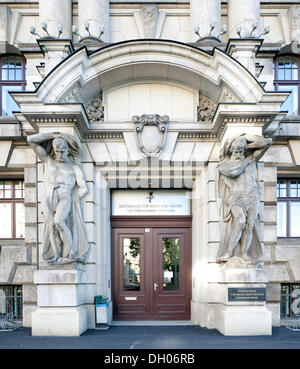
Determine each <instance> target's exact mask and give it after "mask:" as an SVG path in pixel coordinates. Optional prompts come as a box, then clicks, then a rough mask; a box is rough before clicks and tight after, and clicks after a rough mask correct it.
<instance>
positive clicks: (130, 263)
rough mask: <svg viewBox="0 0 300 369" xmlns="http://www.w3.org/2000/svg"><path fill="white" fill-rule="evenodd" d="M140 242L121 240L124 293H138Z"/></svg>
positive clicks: (129, 239) (139, 285) (134, 239)
mask: <svg viewBox="0 0 300 369" xmlns="http://www.w3.org/2000/svg"><path fill="white" fill-rule="evenodd" d="M140 244H141V240H140V238H127V237H126V238H123V283H124V284H123V288H124V291H140V288H141V266H140V254H141V245H140Z"/></svg>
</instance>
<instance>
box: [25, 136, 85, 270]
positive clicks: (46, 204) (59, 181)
mask: <svg viewBox="0 0 300 369" xmlns="http://www.w3.org/2000/svg"><path fill="white" fill-rule="evenodd" d="M27 141H28V143H29V144H30V146H31V147H32V149H33V150H34V152H35V153H36V154H37V156H38V157H39V159H40V160H41V161H42V162H43V163H44V165H45V173H44V182H43V187H44V197H43V199H42V203H43V212H44V217H45V224H44V234H43V253H42V256H43V259H44V260H45V261H47V262H48V263H51V264H68V263H73V262H79V263H84V262H85V260H86V256H87V253H88V251H89V243H88V240H87V234H86V228H85V223H84V220H83V213H82V209H81V199H82V198H83V197H84V196H85V195H86V194H87V193H88V187H87V184H86V181H85V176H84V173H83V170H82V168H81V162H80V159H79V155H80V146H79V143H78V142H77V140H76V139H75V138H74V137H73V136H71V135H69V134H66V133H60V132H52V133H40V134H34V135H30V136H28V137H27Z"/></svg>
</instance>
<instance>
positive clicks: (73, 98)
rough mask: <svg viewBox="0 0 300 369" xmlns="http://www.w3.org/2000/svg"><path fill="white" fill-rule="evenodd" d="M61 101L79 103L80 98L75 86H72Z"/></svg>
mask: <svg viewBox="0 0 300 369" xmlns="http://www.w3.org/2000/svg"><path fill="white" fill-rule="evenodd" d="M61 102H62V103H81V102H82V98H81V96H80V93H79V91H78V89H77V88H73V90H72V91H71V92H69V93H68V94H67V95H66V96H65V97H64V98H63V99H62V100H61Z"/></svg>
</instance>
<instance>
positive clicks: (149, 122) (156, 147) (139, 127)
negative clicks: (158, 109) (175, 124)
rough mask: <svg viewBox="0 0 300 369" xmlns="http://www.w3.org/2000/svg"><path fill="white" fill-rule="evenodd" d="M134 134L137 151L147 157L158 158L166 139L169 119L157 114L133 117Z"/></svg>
mask: <svg viewBox="0 0 300 369" xmlns="http://www.w3.org/2000/svg"><path fill="white" fill-rule="evenodd" d="M132 121H133V123H134V125H135V127H134V133H135V137H136V143H137V147H138V148H139V150H140V151H141V152H142V153H143V154H144V155H146V156H147V157H148V156H152V157H155V156H158V155H159V154H160V152H161V150H162V149H163V147H164V144H165V140H166V137H167V130H168V123H169V117H168V116H167V115H163V116H160V115H158V114H144V115H141V116H137V115H135V116H133V117H132Z"/></svg>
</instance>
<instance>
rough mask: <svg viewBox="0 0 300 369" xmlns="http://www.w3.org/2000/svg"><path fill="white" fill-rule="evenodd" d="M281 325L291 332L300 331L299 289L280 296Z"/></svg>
mask: <svg viewBox="0 0 300 369" xmlns="http://www.w3.org/2000/svg"><path fill="white" fill-rule="evenodd" d="M281 307H282V309H281V324H282V325H283V326H285V327H286V328H288V329H290V330H292V331H300V289H299V288H296V289H294V290H293V291H292V292H291V293H284V294H282V295H281Z"/></svg>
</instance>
